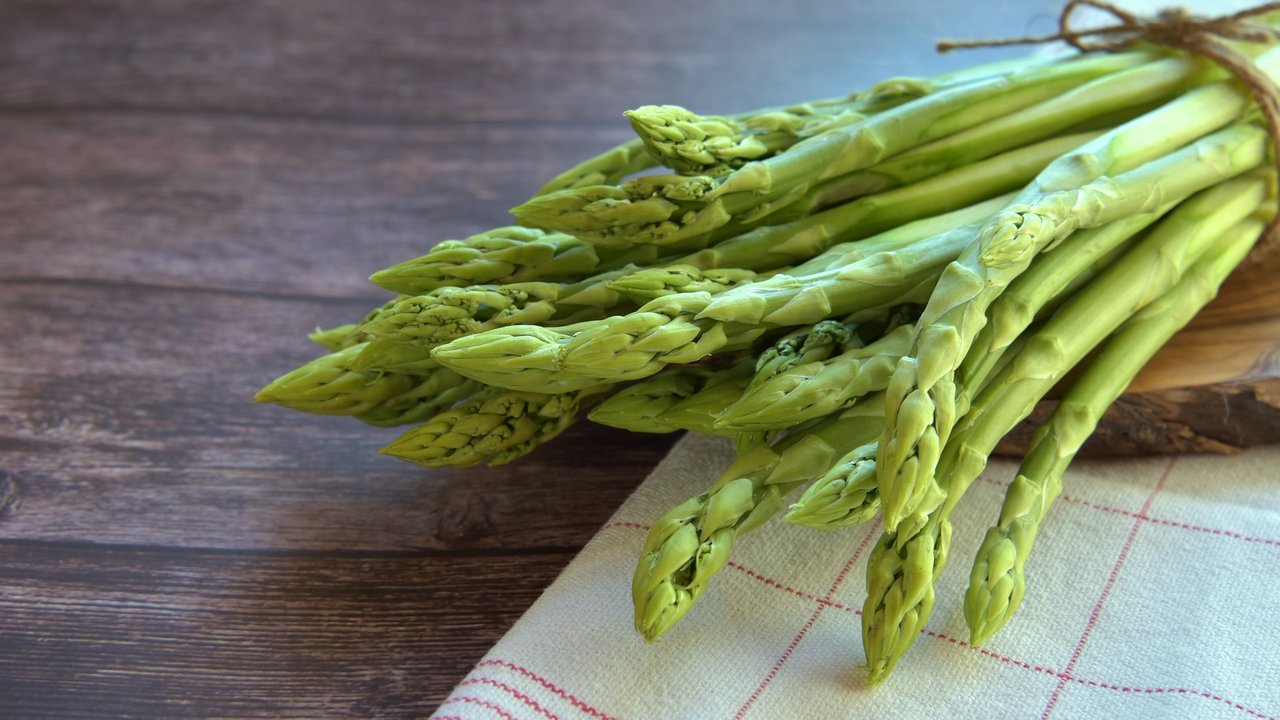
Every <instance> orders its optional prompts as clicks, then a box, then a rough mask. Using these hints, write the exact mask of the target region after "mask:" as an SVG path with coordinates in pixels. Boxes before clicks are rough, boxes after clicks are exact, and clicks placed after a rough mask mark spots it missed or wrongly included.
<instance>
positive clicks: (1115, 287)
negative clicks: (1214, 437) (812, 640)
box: [863, 183, 1267, 682]
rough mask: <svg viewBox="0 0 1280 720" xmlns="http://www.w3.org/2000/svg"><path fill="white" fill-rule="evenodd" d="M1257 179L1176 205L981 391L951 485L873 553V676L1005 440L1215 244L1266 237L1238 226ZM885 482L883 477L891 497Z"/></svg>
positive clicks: (869, 623) (892, 649)
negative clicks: (1233, 193)
mask: <svg viewBox="0 0 1280 720" xmlns="http://www.w3.org/2000/svg"><path fill="white" fill-rule="evenodd" d="M1257 185H1259V186H1260V187H1259V188H1258V189H1257V190H1256V191H1255V192H1252V193H1249V194H1248V195H1247V196H1245V197H1240V196H1237V197H1233V198H1229V199H1228V200H1227V202H1226V204H1222V203H1221V202H1219V201H1220V200H1221V199H1222V195H1224V194H1225V192H1224V191H1222V188H1215V189H1213V190H1210V191H1208V192H1206V193H1202V194H1201V195H1198V196H1197V197H1196V198H1194V199H1193V200H1192V201H1190V202H1188V203H1185V204H1184V205H1182V206H1180V207H1179V208H1177V209H1175V210H1174V211H1173V213H1172V214H1171V215H1170V216H1169V217H1168V218H1167V219H1165V220H1164V221H1162V222H1161V224H1160V225H1159V226H1157V227H1156V229H1155V230H1154V231H1153V232H1152V233H1151V234H1150V235H1149V236H1148V237H1147V238H1145V239H1144V240H1143V241H1142V242H1141V243H1140V244H1139V245H1137V246H1136V247H1134V248H1133V249H1132V250H1130V251H1129V252H1128V253H1126V254H1125V256H1124V258H1123V259H1122V260H1121V261H1120V262H1118V263H1116V265H1114V266H1113V267H1112V268H1110V269H1108V270H1107V272H1105V273H1103V274H1102V275H1101V276H1099V277H1098V278H1097V279H1096V280H1094V281H1093V282H1092V283H1090V284H1089V285H1088V286H1087V287H1086V288H1084V289H1083V290H1081V291H1080V292H1079V293H1078V294H1077V295H1076V296H1075V297H1073V298H1072V299H1071V300H1069V301H1068V302H1067V303H1066V304H1065V305H1063V306H1062V308H1060V309H1059V310H1058V312H1056V313H1055V314H1054V315H1053V317H1052V318H1050V319H1049V320H1048V321H1047V322H1046V323H1045V324H1044V326H1042V327H1041V328H1040V329H1039V330H1038V331H1037V332H1036V333H1035V334H1034V335H1032V336H1031V337H1029V338H1028V339H1027V340H1026V341H1025V344H1024V345H1023V346H1022V347H1021V348H1020V349H1019V350H1018V352H1017V354H1016V356H1015V357H1014V358H1013V359H1012V361H1011V362H1010V363H1008V365H1006V366H1005V367H1004V368H1003V369H1002V370H1001V371H1000V372H999V373H998V374H997V375H996V376H995V378H994V379H992V380H991V381H990V383H989V384H988V385H987V386H986V387H985V388H984V389H983V390H982V392H981V393H979V394H978V396H977V398H976V399H975V400H974V402H973V406H972V408H970V410H969V412H968V413H966V414H965V415H964V416H963V418H962V419H961V420H960V421H959V423H958V424H957V426H956V428H955V431H954V433H953V434H952V435H951V437H950V438H949V439H948V440H947V443H946V446H945V448H943V449H941V452H940V455H941V457H940V459H939V460H938V462H937V469H938V473H937V476H938V477H939V478H943V479H944V482H945V486H935V487H934V488H933V489H931V491H930V492H928V493H926V494H925V497H924V499H923V500H922V501H921V503H920V504H919V505H918V506H917V509H915V511H914V512H912V513H911V515H910V516H908V517H906V518H904V519H903V520H902V521H901V522H900V523H899V524H898V525H897V527H896V529H895V528H886V533H885V535H884V536H883V537H882V538H881V541H880V542H879V543H878V544H877V545H876V548H875V549H874V550H873V551H872V555H871V558H870V561H869V564H868V571H867V588H868V598H867V602H866V604H865V605H864V607H863V643H864V648H865V650H866V653H867V660H868V664H869V668H870V677H871V680H872V681H873V682H878V681H880V680H882V679H884V677H886V676H887V675H888V674H889V673H890V672H891V671H892V670H893V668H894V666H895V665H896V664H897V662H898V660H899V659H901V657H902V655H903V654H904V653H905V652H906V650H907V649H908V648H909V647H910V645H911V643H912V642H914V640H915V638H916V636H917V635H918V633H919V630H920V629H921V628H922V627H923V625H924V623H925V621H926V620H927V619H928V617H929V614H930V612H931V611H932V607H933V583H934V580H935V578H936V577H937V575H938V573H939V572H940V571H941V569H942V566H943V565H944V564H945V563H946V559H947V551H948V549H949V547H950V533H951V526H950V522H949V519H948V518H949V516H950V513H951V511H952V509H954V507H955V504H956V502H958V501H959V499H960V497H961V496H962V495H963V493H964V491H965V490H966V489H967V488H968V486H969V484H970V483H972V481H973V480H974V479H975V478H976V477H977V476H978V474H979V473H981V471H982V469H983V467H985V465H986V460H987V457H988V456H989V455H990V453H991V451H992V450H993V449H994V448H995V445H996V443H997V442H998V441H999V440H1000V438H1001V437H1003V436H1004V435H1005V434H1006V433H1007V432H1008V431H1009V430H1011V429H1012V428H1013V427H1014V426H1015V425H1016V424H1017V423H1018V422H1019V421H1021V420H1022V419H1023V418H1025V417H1026V416H1027V415H1028V414H1029V413H1030V412H1031V410H1032V408H1034V406H1035V404H1036V402H1038V401H1039V400H1040V399H1041V398H1042V397H1044V395H1045V393H1047V392H1048V390H1049V389H1050V388H1051V387H1052V386H1053V385H1054V384H1055V383H1056V382H1057V381H1058V380H1060V379H1061V378H1062V377H1063V375H1065V373H1066V372H1067V371H1068V370H1070V369H1071V368H1072V367H1073V366H1074V365H1075V364H1076V363H1078V362H1079V361H1080V360H1081V359H1082V358H1083V357H1084V356H1085V355H1086V354H1087V353H1088V352H1089V351H1090V350H1091V349H1092V348H1093V347H1094V346H1095V345H1097V344H1098V343H1100V342H1101V341H1102V340H1103V339H1105V338H1106V336H1107V335H1109V334H1110V333H1111V332H1112V331H1114V330H1115V329H1116V328H1117V327H1118V326H1119V325H1120V324H1122V323H1123V322H1124V321H1125V320H1126V319H1128V318H1129V317H1130V316H1132V314H1133V313H1134V312H1136V311H1138V310H1140V309H1141V308H1142V307H1144V306H1145V305H1147V304H1149V303H1150V302H1152V301H1153V300H1155V299H1156V298H1158V297H1159V296H1161V295H1163V294H1164V293H1166V292H1168V291H1169V290H1170V289H1171V288H1172V287H1173V286H1174V285H1176V284H1177V283H1178V282H1179V280H1180V279H1181V277H1182V276H1183V275H1184V274H1185V273H1186V271H1187V269H1188V268H1189V267H1190V266H1191V265H1192V264H1194V263H1196V262H1198V258H1199V257H1200V256H1202V255H1204V254H1205V252H1206V250H1207V249H1209V248H1211V247H1213V246H1214V245H1216V244H1217V245H1236V244H1239V243H1243V244H1244V245H1245V247H1246V249H1247V247H1250V246H1252V244H1253V241H1254V240H1255V239H1256V236H1248V237H1241V236H1238V235H1236V236H1233V235H1231V234H1230V231H1231V230H1232V228H1234V227H1235V225H1236V223H1238V222H1240V221H1241V220H1242V219H1243V218H1244V217H1247V216H1248V215H1250V214H1252V213H1253V212H1255V211H1256V210H1257V209H1258V207H1259V205H1260V204H1261V202H1262V201H1263V200H1264V199H1266V194H1267V188H1266V187H1265V185H1264V184H1263V183H1257ZM1210 257H1212V256H1210ZM1135 278H1142V279H1143V280H1144V282H1135V281H1134V279H1135ZM877 462H879V460H877ZM883 490H884V488H883V485H882V486H881V493H882V495H883Z"/></svg>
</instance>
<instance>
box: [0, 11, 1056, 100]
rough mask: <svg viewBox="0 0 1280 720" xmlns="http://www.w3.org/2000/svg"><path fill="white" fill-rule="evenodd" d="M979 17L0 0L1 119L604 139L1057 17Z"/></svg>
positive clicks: (899, 64)
mask: <svg viewBox="0 0 1280 720" xmlns="http://www.w3.org/2000/svg"><path fill="white" fill-rule="evenodd" d="M986 8H987V9H986V10H984V11H983V12H954V11H953V12H944V13H940V12H938V8H937V5H936V3H934V2H932V1H931V0H900V1H899V2H894V3H829V2H825V1H824V0H801V1H800V2H795V3H789V4H788V5H787V6H786V7H785V8H782V7H779V6H778V5H776V4H773V3H766V2H745V3H744V2H736V1H734V0H714V1H712V2H698V3H683V2H675V1H673V0H666V1H664V2H656V3H645V4H642V5H634V6H631V7H619V6H617V5H615V4H613V3H569V2H563V0H522V2H516V3H512V2H503V1H502V0H474V1H473V2H466V3H449V4H447V5H445V4H441V3H439V2H417V1H416V0H373V1H370V2H361V3H359V5H358V8H357V7H353V6H352V5H351V4H350V3H346V2H342V1H341V0H307V1H306V2H292V1H289V0H270V1H268V2H259V1H257V0H218V1H216V2H214V1H209V0H183V1H182V2H168V1H166V0H145V1H138V2H74V1H72V2H68V1H65V0H64V1H61V2H49V1H48V0H21V1H17V2H6V3H4V4H2V5H0V110H4V109H6V108H7V109H11V110H46V109H56V110H129V111H160V112H172V113H193V112H198V113H244V114H254V115H285V116H289V117H313V118H316V117H321V118H335V119H343V120H354V121H359V122H366V121H370V120H377V121H383V122H393V123H406V122H427V121H431V122H449V123H458V122H465V123H475V122H512V123H521V124H524V123H530V122H556V123H566V122H568V123H577V122H597V123H598V122H606V123H609V124H610V125H614V124H615V123H617V122H618V121H619V115H620V113H621V112H622V111H623V110H625V109H627V108H629V107H634V106H636V105H642V104H646V103H657V102H665V103H677V104H685V105H689V106H691V107H693V108H694V109H697V110H699V111H701V112H709V113H723V112H737V111H740V110H745V109H747V108H749V107H753V106H757V105H761V104H774V103H779V102H793V101H801V100H809V99H812V98H815V97H822V96H826V95H835V94H843V93H846V92H849V91H851V90H855V89H858V88H860V87H862V86H865V85H867V84H869V83H874V82H877V81H879V80H881V79H883V78H884V77H885V76H886V75H905V74H921V73H929V72H935V71H937V69H938V68H943V67H958V66H960V65H962V64H967V63H970V62H972V59H971V58H963V57H954V56H952V57H944V58H940V57H938V56H936V55H935V54H934V53H933V51H932V48H933V43H934V41H936V40H937V39H938V38H939V37H943V36H947V37H951V36H959V37H975V36H986V35H988V34H990V33H991V32H992V28H1000V29H1001V32H1007V33H1011V34H1018V33H1019V32H1023V31H1025V30H1030V29H1038V30H1048V29H1050V28H1051V27H1052V26H1053V18H1054V17H1056V10H1057V8H1058V3H1056V2H1051V1H1050V0H1036V1H1035V2H1033V3H1026V2H1024V3H1017V4H1007V3H987V4H986ZM1028 18H1031V20H1030V21H1029V20H1028ZM1009 52H1013V53H1016V52H1018V51H1017V50H1014V51H1006V54H1008V53H1009ZM997 54H999V53H994V52H993V53H990V55H991V56H995V55H997Z"/></svg>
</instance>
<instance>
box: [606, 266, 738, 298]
mask: <svg viewBox="0 0 1280 720" xmlns="http://www.w3.org/2000/svg"><path fill="white" fill-rule="evenodd" d="M759 277H760V274H759V273H756V272H754V271H752V270H742V269H739V268H724V269H709V270H700V269H699V268H697V267H695V266H693V265H667V266H665V267H654V268H644V269H642V270H636V271H635V272H632V273H628V274H626V275H623V276H622V277H620V278H618V279H616V280H609V281H607V282H605V286H606V287H608V288H609V289H610V290H613V291H614V292H616V293H618V294H619V295H621V296H622V297H624V298H626V299H628V300H630V301H632V302H634V303H636V304H639V305H643V304H645V303H647V302H649V301H650V300H655V299H657V298H660V297H666V296H668V295H675V294H676V293H682V292H709V293H712V294H717V293H720V292H723V291H725V290H728V289H729V288H732V287H737V286H738V285H743V284H746V283H749V282H754V281H755V280H757V279H758V278H759Z"/></svg>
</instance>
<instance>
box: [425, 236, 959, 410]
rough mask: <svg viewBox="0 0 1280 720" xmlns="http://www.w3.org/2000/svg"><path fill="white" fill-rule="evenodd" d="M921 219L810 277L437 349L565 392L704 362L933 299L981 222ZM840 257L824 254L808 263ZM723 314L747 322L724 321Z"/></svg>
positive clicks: (487, 372) (475, 372)
mask: <svg viewBox="0 0 1280 720" xmlns="http://www.w3.org/2000/svg"><path fill="white" fill-rule="evenodd" d="M912 225H915V227H907V226H904V227H903V228H901V229H899V230H896V231H890V232H886V233H884V234H883V235H881V236H879V237H878V238H868V239H867V240H864V241H863V242H864V243H868V244H870V245H871V247H872V248H885V249H883V250H881V251H879V252H875V253H874V254H871V255H864V253H863V252H862V251H860V250H859V249H858V248H857V247H856V246H855V247H853V248H852V249H848V248H844V247H842V246H838V247H836V248H832V258H839V259H846V258H852V259H854V261H853V262H851V263H850V264H848V265H847V266H844V267H833V268H831V269H830V270H824V271H821V272H815V273H813V274H811V275H806V276H793V275H777V276H774V277H772V278H769V279H767V280H764V281H761V282H756V283H750V284H747V285H742V286H739V287H736V288H733V289H730V290H727V291H726V292H723V293H720V294H718V295H716V296H712V295H711V294H710V293H706V292H696V293H679V294H675V295H669V296H666V297H662V298H658V299H656V300H653V301H651V302H649V303H647V304H645V305H644V306H642V307H641V308H640V309H639V310H637V311H636V312H633V313H630V314H628V315H623V316H619V317H612V318H608V319H607V320H603V321H600V322H597V323H594V324H593V323H587V324H586V327H587V329H585V330H583V331H580V332H567V331H565V330H564V329H552V328H544V327H537V326H510V327H506V328H495V329H493V330H488V331H485V332H481V333H477V334H474V335H469V336H466V337H462V338H459V339H457V340H454V341H452V342H450V343H448V344H446V345H443V346H441V347H439V348H437V349H436V350H435V352H434V354H433V357H435V358H436V359H437V360H438V361H439V362H441V363H442V364H444V365H446V366H449V367H452V368H454V369H455V370H457V371H458V372H461V373H462V374H464V375H467V376H469V377H473V378H475V379H477V380H481V381H482V382H485V383H488V384H491V385H497V386H500V387H511V388H514V389H524V390H528V391H531V392H563V391H568V390H572V389H577V388H582V387H588V386H590V385H593V384H596V383H598V382H624V381H627V380H636V379H640V378H643V377H648V376H649V375H652V374H653V373H655V372H657V371H658V370H660V369H661V368H662V367H664V366H665V365H667V364H672V363H687V362H694V361H696V360H699V359H701V358H703V357H705V356H707V355H710V354H711V353H714V352H720V351H723V350H727V349H732V348H735V347H742V346H744V345H746V344H749V343H750V342H752V341H754V340H755V339H756V338H757V337H759V336H760V335H761V334H762V333H763V332H765V330H767V329H768V328H772V327H785V326H794V325H805V324H812V323H815V322H819V321H821V320H823V319H825V318H826V317H829V316H838V315H844V314H848V313H852V312H856V311H859V310H864V309H867V308H873V307H880V306H888V305H896V304H900V303H903V302H910V301H912V300H915V299H919V300H923V297H921V295H924V296H926V297H927V293H928V291H929V289H930V288H931V287H932V283H933V282H934V281H936V279H937V277H938V274H939V273H940V272H941V271H942V269H943V268H944V267H946V266H947V264H948V263H950V262H951V261H952V260H954V259H955V258H956V256H957V255H958V254H959V253H960V251H961V250H963V249H964V248H965V247H966V245H967V244H968V243H969V241H970V240H971V238H972V237H973V234H974V232H975V230H976V226H969V227H961V228H958V229H955V230H952V231H951V232H948V233H944V234H942V235H940V236H937V237H932V238H927V239H925V240H923V241H921V240H920V238H919V234H920V231H922V230H925V229H933V228H934V227H935V224H934V223H933V222H932V221H926V222H922V223H920V224H919V225H916V224H914V223H913V224H912ZM830 261H831V258H828V259H827V260H826V261H823V260H818V259H815V261H814V263H813V264H812V265H810V264H806V266H821V265H822V264H823V263H824V262H830ZM806 266H802V268H803V267H806ZM798 269H800V268H798ZM722 298H732V299H731V300H728V301H726V300H723V299H722ZM722 318H728V319H733V318H744V319H745V320H746V322H733V321H730V322H720V319H722Z"/></svg>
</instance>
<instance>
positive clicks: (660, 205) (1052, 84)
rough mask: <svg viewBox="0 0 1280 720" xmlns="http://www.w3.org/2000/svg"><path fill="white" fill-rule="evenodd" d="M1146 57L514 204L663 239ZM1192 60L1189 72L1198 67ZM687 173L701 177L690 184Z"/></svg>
mask: <svg viewBox="0 0 1280 720" xmlns="http://www.w3.org/2000/svg"><path fill="white" fill-rule="evenodd" d="M1147 57H1148V56H1145V55H1140V54H1113V55H1103V56H1083V57H1080V58H1076V59H1072V60H1066V61H1063V62H1060V63H1057V64H1053V65H1042V66H1036V67H1033V68H1030V69H1028V70H1026V71H1014V72H1012V73H1009V74H1008V75H1005V76H1000V77H996V78H991V79H988V80H984V81H978V82H974V83H969V84H966V85H962V86H959V87H956V88H951V89H948V90H943V91H941V92H937V93H933V94H930V95H926V96H924V97H922V98H919V99H918V100H916V101H914V102H909V103H906V104H903V105H900V106H898V107H896V108H893V109H891V110H887V111H885V112H883V113H877V114H875V115H872V116H870V117H868V118H867V120H866V121H864V122H859V123H854V124H852V125H849V126H846V127H842V128H837V129H835V130H832V131H831V132H827V133H823V134H821V135H818V136H815V137H813V138H810V139H808V140H805V141H803V142H801V143H798V144H796V145H794V146H792V147H791V148H790V149H788V150H787V151H786V152H783V153H779V154H778V155H776V156H773V157H771V158H768V159H767V160H764V161H760V162H752V163H748V164H747V165H745V166H743V167H742V168H741V169H739V170H737V171H735V172H733V173H731V174H729V175H727V176H725V177H724V178H722V179H719V180H715V179H712V178H709V177H706V176H701V177H699V178H694V179H687V180H686V181H680V182H678V181H676V180H672V181H671V182H672V183H673V185H672V187H670V188H668V187H664V186H658V185H652V184H651V185H648V186H646V187H648V188H649V189H650V192H652V193H653V194H651V195H648V196H645V195H643V194H642V193H641V191H640V190H639V189H638V188H631V189H630V190H627V189H623V188H618V187H609V186H597V187H594V188H580V189H578V190H576V191H572V192H568V193H552V194H549V195H544V196H539V197H537V198H534V199H533V200H531V201H530V202H528V203H526V204H524V205H522V206H520V207H518V208H516V209H515V210H514V211H513V212H515V213H516V215H517V217H519V218H520V219H521V220H522V221H523V222H526V223H529V224H532V225H535V226H539V227H545V228H551V229H556V230H563V231H566V232H570V233H572V234H574V235H576V236H577V237H580V238H582V239H584V240H588V241H589V242H594V243H597V244H604V245H609V244H617V243H656V244H666V243H671V242H675V241H678V240H681V239H683V238H686V237H690V236H693V235H698V234H701V233H705V232H709V231H711V230H713V229H715V228H718V227H721V226H723V225H725V224H727V223H728V222H730V221H731V219H732V218H733V217H734V216H735V215H738V214H741V213H745V212H748V211H750V210H754V209H756V208H758V207H760V206H761V205H762V204H765V203H777V202H779V201H781V200H782V199H783V198H797V199H798V198H800V197H803V196H804V195H805V194H806V193H807V192H808V191H809V189H811V188H812V187H814V186H815V185H816V184H818V183H821V182H822V181H825V180H830V179H832V178H836V177H840V176H842V175H845V174H847V173H850V172H854V171H856V170H861V169H865V168H868V167H871V166H872V165H874V164H876V163H877V162H880V161H882V160H884V159H886V158H888V157H891V156H893V155H896V154H898V153H900V152H903V151H905V150H908V149H911V148H913V147H917V146H919V145H921V144H924V143H926V142H929V141H931V140H936V139H938V138H941V137H945V136H946V135H950V134H953V133H955V132H958V131H961V130H964V129H966V128H970V127H974V126H977V125H980V124H982V123H983V122H985V121H988V120H991V119H994V118H998V117H1002V116H1004V115H1007V114H1009V113H1011V112H1014V111H1016V110H1020V109H1022V108H1025V107H1028V106H1030V105H1033V104H1035V103H1037V102H1040V101H1042V100H1045V99H1047V98H1051V97H1054V96H1056V95H1058V94H1060V93H1062V92H1064V91H1066V90H1068V89H1070V88H1072V87H1075V86H1078V85H1080V84H1082V83H1084V82H1087V81H1088V80H1091V79H1094V78H1097V77H1101V76H1104V75H1107V74H1110V73H1112V72H1118V71H1121V70H1124V69H1127V68H1130V67H1133V66H1135V65H1138V64H1139V63H1140V62H1141V61H1142V60H1144V59H1146V58H1147ZM1198 67H1199V66H1189V67H1188V68H1187V72H1188V73H1196V72H1202V71H1201V70H1199V69H1198ZM690 180H696V181H697V182H694V183H691V182H690Z"/></svg>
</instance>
